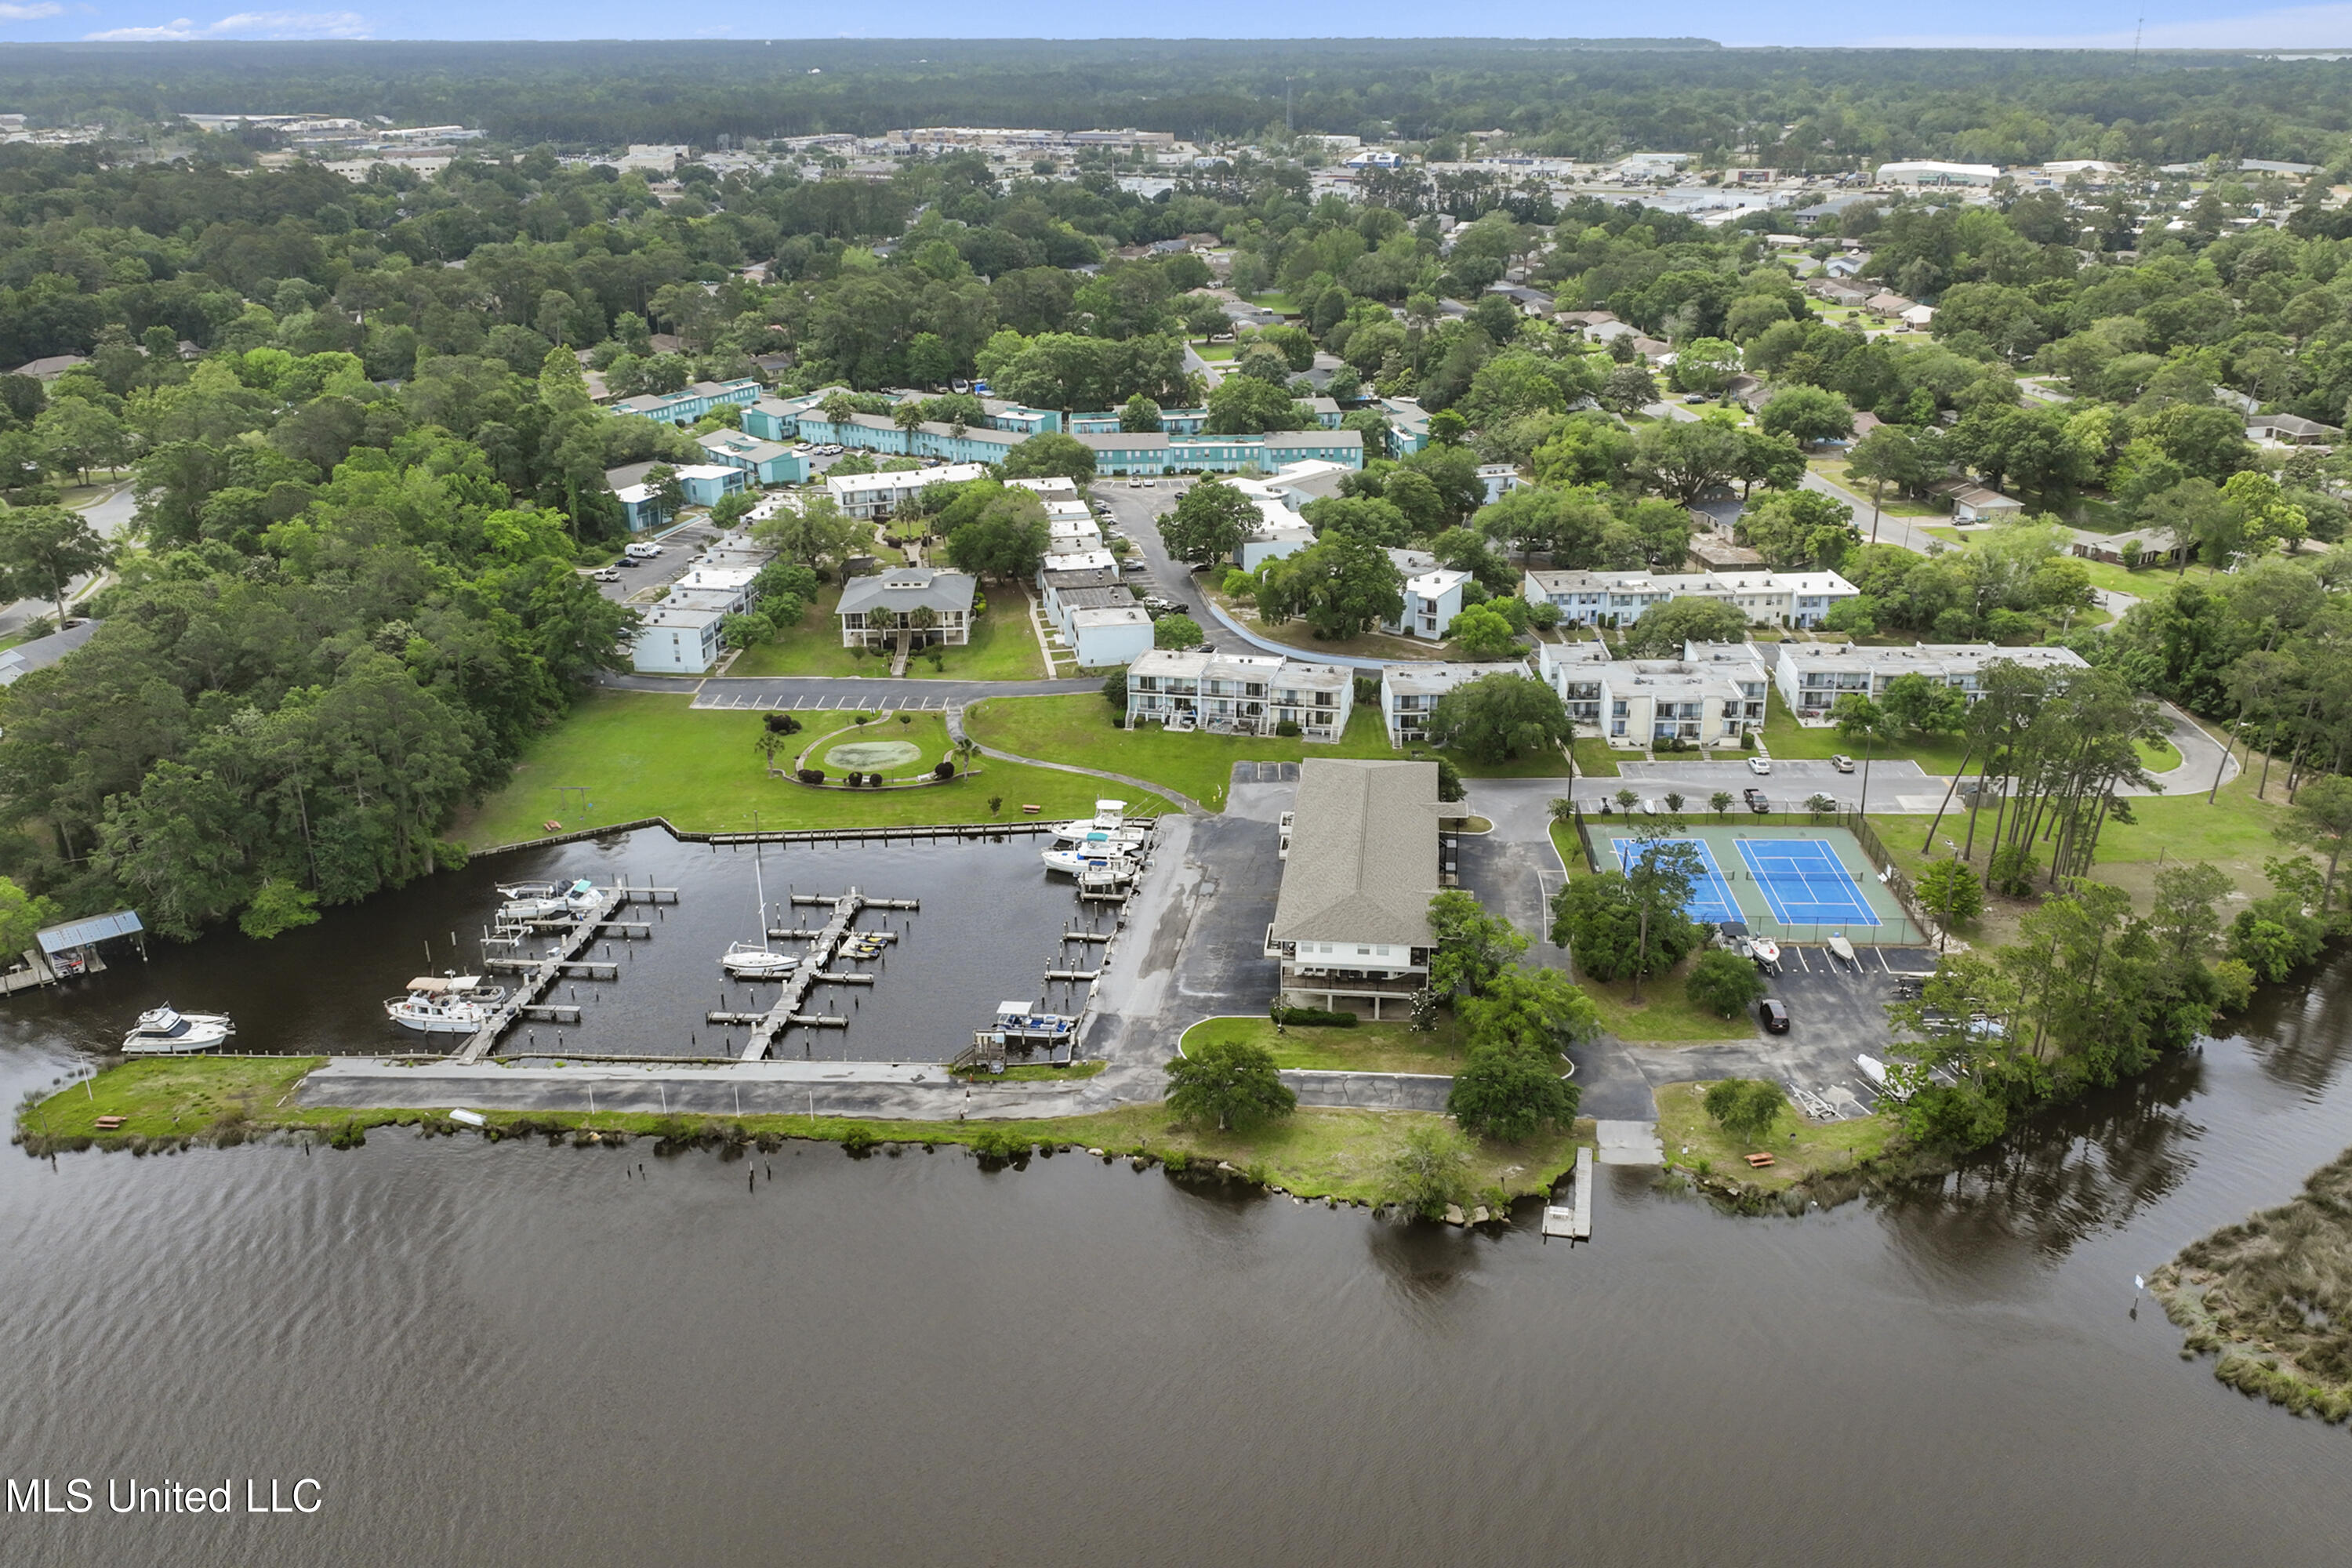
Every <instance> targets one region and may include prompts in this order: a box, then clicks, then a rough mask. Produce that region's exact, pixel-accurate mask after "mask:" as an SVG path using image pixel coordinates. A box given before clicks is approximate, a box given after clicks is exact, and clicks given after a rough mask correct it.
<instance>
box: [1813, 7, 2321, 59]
mask: <svg viewBox="0 0 2352 1568" xmlns="http://www.w3.org/2000/svg"><path fill="white" fill-rule="evenodd" d="M2132 41H2133V36H2132V32H2131V29H2129V28H2127V27H2126V28H2118V29H2116V30H2115V31H2112V32H2104V33H1932V34H1906V35H1901V36H1895V37H1876V38H1863V39H1857V40H1855V47H1880V48H1923V49H2127V48H2130V47H2132ZM2347 44H2352V5H2287V6H2282V7H2280V8H2279V9H2276V10H2272V11H2257V12H2254V13H2252V15H2250V16H2212V17H2206V18H2203V19H2200V20H2197V21H2188V22H2155V23H2151V24H2149V25H2148V26H2147V27H2146V28H2145V29H2143V30H2142V31H2141V32H2140V34H2139V45H2140V47H2142V48H2148V49H2333V48H2341V47H2345V46H2346V45H2347Z"/></svg>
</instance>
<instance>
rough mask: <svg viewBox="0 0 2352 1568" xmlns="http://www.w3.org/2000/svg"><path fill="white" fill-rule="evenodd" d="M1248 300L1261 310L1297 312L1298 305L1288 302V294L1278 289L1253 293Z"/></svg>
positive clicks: (1285, 312) (1292, 313)
mask: <svg viewBox="0 0 2352 1568" xmlns="http://www.w3.org/2000/svg"><path fill="white" fill-rule="evenodd" d="M1249 302H1250V303H1251V304H1253V305H1255V306H1258V307H1259V308H1260V309H1262V310H1275V311H1278V312H1280V313H1282V314H1284V315H1297V313H1298V307H1297V306H1296V305H1294V304H1292V303H1291V302H1290V296H1289V295H1287V294H1286V293H1284V292H1282V291H1281V290H1280V289H1276V290H1274V291H1273V292H1271V293H1266V294H1253V295H1251V296H1250V297H1249Z"/></svg>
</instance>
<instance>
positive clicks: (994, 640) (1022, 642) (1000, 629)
mask: <svg viewBox="0 0 2352 1568" xmlns="http://www.w3.org/2000/svg"><path fill="white" fill-rule="evenodd" d="M839 635H840V634H839V633H838V632H835V636H836V637H837V636H839ZM873 662H876V663H878V664H880V665H881V666H882V668H884V669H885V670H886V671H887V669H888V668H890V666H889V663H888V661H887V660H879V659H877V660H875V661H873ZM907 673H908V675H909V676H912V677H914V678H916V679H922V680H929V679H940V680H1043V679H1046V676H1045V650H1044V649H1043V648H1040V647H1038V646H1037V634H1036V633H1035V632H1034V631H1032V630H1031V629H1030V626H1029V601H1028V599H1027V598H1026V597H1025V596H1024V595H1023V594H1022V592H1021V590H1020V589H1019V588H1017V587H1014V586H1011V585H1007V586H1004V587H1001V588H999V589H998V590H997V597H996V599H995V600H994V601H993V602H992V605H991V606H990V609H989V611H988V613H987V614H986V615H984V616H981V617H980V618H979V619H978V620H976V621H974V622H973V623H972V627H971V642H969V643H967V644H965V645H964V646H963V647H950V648H941V649H940V668H937V669H933V668H931V661H930V660H929V659H928V658H924V657H923V656H922V655H921V654H916V655H914V656H913V657H911V658H908V660H907Z"/></svg>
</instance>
